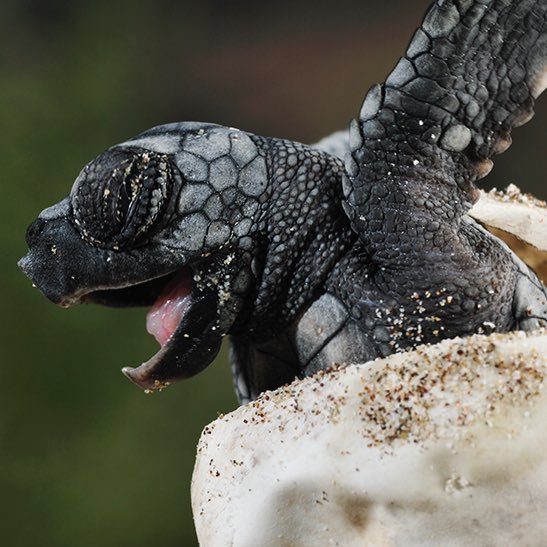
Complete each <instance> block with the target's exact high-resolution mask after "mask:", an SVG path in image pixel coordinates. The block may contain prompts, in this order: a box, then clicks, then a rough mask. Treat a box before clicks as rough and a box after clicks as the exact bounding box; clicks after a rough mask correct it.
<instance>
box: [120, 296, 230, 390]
mask: <svg viewBox="0 0 547 547" xmlns="http://www.w3.org/2000/svg"><path fill="white" fill-rule="evenodd" d="M185 298H186V299H188V300H189V301H187V302H184V303H181V304H180V306H181V307H184V310H183V313H182V317H181V318H180V320H179V322H178V323H177V324H176V327H175V330H174V332H172V333H170V334H169V335H168V337H167V339H166V340H165V342H164V343H163V345H162V347H161V349H160V350H159V351H158V352H157V353H156V354H155V355H154V356H153V357H152V358H151V359H149V360H148V361H146V362H145V363H143V364H142V365H140V366H139V367H137V368H132V367H124V368H123V369H122V372H123V373H124V374H125V375H126V376H127V377H128V378H129V379H130V380H131V381H132V382H134V383H135V384H137V385H138V386H139V387H141V388H143V389H145V390H156V389H163V388H165V387H167V386H168V385H169V384H171V383H172V382H175V381H177V380H183V379H185V378H189V377H191V376H194V375H195V374H197V373H198V372H201V371H202V370H203V369H204V368H205V367H207V366H208V365H209V364H210V363H211V361H212V360H213V359H214V358H215V357H216V355H217V353H218V351H219V349H220V345H221V342H222V333H221V332H220V328H219V325H218V311H217V310H218V299H217V297H216V295H215V294H214V293H208V294H202V295H199V296H195V295H193V294H190V295H188V296H186V297H185ZM149 317H150V312H149ZM171 320H172V318H169V319H168V320H167V321H168V322H171ZM156 336H157V335H156ZM160 343H161V342H160Z"/></svg>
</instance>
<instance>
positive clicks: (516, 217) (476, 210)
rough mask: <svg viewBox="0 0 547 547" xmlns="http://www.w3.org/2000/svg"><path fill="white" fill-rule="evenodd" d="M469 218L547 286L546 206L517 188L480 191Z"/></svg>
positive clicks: (510, 186) (511, 186)
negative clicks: (485, 230)
mask: <svg viewBox="0 0 547 547" xmlns="http://www.w3.org/2000/svg"><path fill="white" fill-rule="evenodd" d="M469 215H470V216H471V217H473V218H474V219H475V220H476V221H478V222H480V223H481V224H482V225H483V226H484V227H485V228H486V229H487V230H488V231H490V232H491V233H493V234H494V235H495V236H497V237H499V238H500V239H502V240H503V241H504V242H505V243H506V244H507V245H508V246H509V247H510V248H511V250H512V251H513V252H514V253H515V254H517V255H518V256H519V257H520V258H521V259H522V260H523V261H524V262H526V264H528V266H530V267H531V268H532V269H533V270H535V272H536V273H537V274H538V276H539V277H540V279H541V280H542V281H543V282H544V283H547V203H545V202H544V201H541V200H538V199H536V198H534V197H532V196H530V195H529V194H523V193H521V191H520V190H519V189H518V187H516V186H515V185H513V184H511V185H509V186H508V187H507V188H506V189H505V190H504V191H501V192H500V191H497V190H496V189H494V190H491V191H490V192H481V193H480V199H479V200H478V201H477V203H476V204H475V205H474V206H473V208H472V209H471V210H470V211H469Z"/></svg>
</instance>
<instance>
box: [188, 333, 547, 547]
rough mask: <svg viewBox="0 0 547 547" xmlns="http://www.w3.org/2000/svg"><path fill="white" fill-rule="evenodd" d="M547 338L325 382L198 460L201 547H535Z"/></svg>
mask: <svg viewBox="0 0 547 547" xmlns="http://www.w3.org/2000/svg"><path fill="white" fill-rule="evenodd" d="M546 374H547V333H546V332H545V331H543V332H536V333H531V334H528V335H526V334H524V333H520V332H517V333H510V334H503V335H502V334H493V335H490V336H482V335H476V336H472V337H469V338H463V339H462V338H456V339H454V340H445V341H442V342H441V343H439V344H436V345H434V346H428V347H426V346H422V347H420V348H418V349H417V350H415V351H412V352H408V353H403V354H396V355H393V356H391V357H389V358H386V359H379V360H376V361H373V362H370V363H367V364H365V365H350V366H348V367H345V368H340V369H338V370H333V371H329V372H322V373H319V374H317V375H315V376H313V377H310V378H307V379H304V380H301V381H297V382H294V383H293V384H291V385H289V386H286V387H283V388H280V389H278V390H276V391H274V392H266V393H264V394H263V395H262V396H261V397H259V399H258V400H257V401H255V402H254V403H250V404H248V405H245V406H243V407H240V408H239V409H237V410H236V411H234V412H232V413H230V414H228V415H226V416H221V417H219V419H217V420H215V421H214V422H213V423H212V424H210V425H209V426H207V427H206V428H205V430H204V432H203V434H202V437H201V440H200V442H199V446H198V455H197V461H196V466H195V470H194V476H193V482H192V505H193V512H194V519H195V523H196V529H197V534H198V538H199V540H200V545H206V546H208V547H215V546H221V545H234V546H238V547H251V546H253V547H254V546H256V545H261V546H274V545H293V546H315V545H344V546H348V547H351V546H357V545H359V546H361V545H382V546H383V545H386V546H389V545H415V546H418V545H419V546H423V545H485V544H496V545H523V544H526V545H540V544H543V542H544V539H545V537H547V458H546V457H545V454H546V453H547V429H546V428H545V423H546V421H547V396H546V393H545V390H544V388H543V386H544V379H545V375H546Z"/></svg>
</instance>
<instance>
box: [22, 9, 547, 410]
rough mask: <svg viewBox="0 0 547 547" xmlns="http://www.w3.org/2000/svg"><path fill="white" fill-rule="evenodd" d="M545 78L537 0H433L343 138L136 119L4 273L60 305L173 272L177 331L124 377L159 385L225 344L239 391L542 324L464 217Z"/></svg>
mask: <svg viewBox="0 0 547 547" xmlns="http://www.w3.org/2000/svg"><path fill="white" fill-rule="evenodd" d="M546 72H547V2H546V1H545V0H515V1H512V2H511V1H508V0H506V1H502V0H491V1H488V0H484V1H481V2H479V1H472V0H460V1H442V0H440V1H438V2H437V3H436V4H435V5H434V6H433V7H432V8H431V10H430V11H429V13H428V14H427V15H426V17H425V20H424V22H423V24H422V26H421V28H420V29H418V31H417V32H416V33H415V35H414V37H413V38H412V40H411V42H410V45H409V47H408V49H407V52H406V54H405V56H404V57H402V58H401V60H400V61H399V63H398V64H397V66H396V67H395V69H394V70H393V72H392V73H391V74H390V75H389V76H388V78H387V79H386V81H385V82H384V83H383V84H381V85H377V86H374V87H373V88H372V89H371V90H370V91H369V92H368V94H367V96H366V98H365V101H364V103H363V106H362V108H361V111H360V115H359V118H358V119H357V120H356V121H354V122H353V123H352V125H351V128H350V131H349V135H348V134H347V133H343V132H340V133H337V134H334V135H332V136H331V137H327V138H326V139H324V140H323V141H321V142H320V143H318V144H316V145H312V146H306V145H303V144H299V143H294V142H290V141H286V140H281V139H274V138H265V137H260V136H256V135H252V134H249V133H246V132H243V131H239V130H237V129H233V128H226V127H221V126H218V125H213V124H206V123H195V122H188V123H174V124H168V125H164V126H159V127H155V128H152V129H150V130H148V131H146V132H144V133H142V134H141V135H138V136H136V137H134V138H132V139H130V140H128V141H126V142H124V143H122V144H118V145H116V146H113V147H112V148H110V149H108V150H107V151H106V152H104V153H102V154H101V155H100V156H99V157H97V158H96V159H95V160H93V161H92V162H91V163H89V164H88V165H87V166H86V167H84V169H83V170H82V172H81V173H80V175H79V176H78V178H77V180H76V182H75V183H74V186H73V188H72V190H71V193H70V195H69V196H68V197H67V198H66V199H65V200H63V201H61V202H60V203H58V204H56V205H54V206H53V207H50V208H49V209H46V210H45V211H43V212H42V213H41V214H40V215H39V217H38V219H37V220H35V221H34V222H33V223H32V224H31V225H30V227H29V229H28V232H27V242H28V246H29V252H28V254H27V255H26V256H25V257H24V258H23V259H22V260H21V261H20V266H21V268H22V269H23V271H24V272H25V273H26V274H27V275H28V276H29V277H30V278H31V279H32V281H33V282H34V283H35V284H36V285H37V286H38V288H39V289H40V290H41V291H42V292H43V293H44V294H45V295H46V296H47V297H48V298H49V299H50V300H52V301H53V302H55V303H57V304H59V305H62V306H69V305H72V304H76V303H80V302H94V303H99V304H104V305H111V306H134V305H142V306H149V305H152V304H153V303H154V302H155V301H156V299H157V298H158V296H159V295H160V294H161V293H162V291H163V290H164V288H165V287H166V286H167V285H169V284H171V285H176V283H177V280H180V279H182V280H183V281H184V282H185V283H186V284H188V285H189V286H191V302H190V306H189V309H188V310H187V312H186V313H185V314H184V315H183V317H182V319H181V320H180V323H179V324H178V327H177V328H176V330H175V332H174V333H173V335H172V336H171V338H170V339H169V340H168V342H167V343H166V344H165V345H164V346H163V347H162V348H161V350H160V351H159V352H158V353H157V354H156V355H155V356H153V357H152V358H151V359H150V360H149V361H148V362H147V363H145V364H143V365H141V366H140V367H138V368H136V369H131V368H127V369H124V373H125V374H126V375H127V376H129V378H131V380H133V381H134V382H135V383H136V384H138V385H140V386H141V387H143V388H145V389H156V388H162V387H165V386H166V385H168V384H169V383H171V382H173V381H175V380H178V379H181V378H186V377H189V376H192V375H193V374H196V373H197V372H199V371H200V370H202V369H203V368H204V367H206V366H207V365H208V364H209V363H210V362H211V361H212V360H213V359H214V357H215V355H216V354H217V352H218V349H219V347H220V343H221V340H222V337H223V336H225V335H229V336H230V341H231V348H232V352H231V358H232V367H233V374H234V383H235V387H236V391H237V394H238V397H239V399H240V401H242V402H245V401H248V400H251V399H253V398H255V397H256V396H257V395H258V394H259V393H260V392H261V391H264V390H266V389H271V388H275V387H277V386H279V385H282V384H284V383H286V382H289V381H291V380H292V379H294V378H295V377H303V376H306V375H309V374H312V373H314V372H315V371H317V370H319V369H322V368H325V367H328V366H329V365H331V364H332V363H333V362H338V363H347V362H364V361H366V360H369V359H372V358H375V357H377V356H385V355H388V354H390V353H393V352H395V351H402V350H405V349H407V348H412V347H415V346H416V345H419V344H421V343H425V342H436V341H439V340H441V339H443V338H449V337H453V336H457V335H460V336H461V335H467V334H471V333H476V332H485V333H488V332H491V331H493V330H496V331H498V332H503V331H509V330H513V329H526V330H530V329H533V328H536V327H538V326H541V325H545V324H547V294H546V289H545V287H544V286H543V285H542V283H541V282H540V281H539V280H538V278H537V277H536V275H535V274H534V273H533V272H532V271H531V270H530V269H528V267H527V266H525V265H524V264H523V263H522V262H521V261H520V260H519V259H518V258H517V257H516V256H515V255H514V254H513V253H512V252H511V251H510V250H509V249H508V248H507V247H506V246H505V245H504V244H503V243H501V242H500V241H499V240H498V239H496V238H495V237H494V236H492V235H491V234H489V233H488V232H486V231H485V230H484V229H483V228H482V227H480V226H479V225H478V224H477V223H476V222H474V221H473V220H472V219H471V218H470V217H468V216H467V214H466V213H467V212H468V210H469V209H470V207H471V205H472V204H473V202H474V201H475V200H476V197H477V191H476V187H475V183H476V181H477V180H478V179H480V178H481V177H483V176H485V175H486V174H487V173H488V171H489V170H490V168H491V165H492V162H491V159H490V158H491V157H492V156H494V155H495V154H498V153H500V152H503V151H504V150H505V149H506V148H507V147H508V146H509V144H510V131H511V129H512V128H513V127H515V126H518V125H521V124H523V123H525V122H526V121H527V120H528V119H530V117H531V116H532V114H533V105H534V100H535V99H536V98H537V97H538V96H539V94H540V93H541V92H542V91H543V89H544V87H545V85H546V83H547V76H546ZM171 285H169V286H171Z"/></svg>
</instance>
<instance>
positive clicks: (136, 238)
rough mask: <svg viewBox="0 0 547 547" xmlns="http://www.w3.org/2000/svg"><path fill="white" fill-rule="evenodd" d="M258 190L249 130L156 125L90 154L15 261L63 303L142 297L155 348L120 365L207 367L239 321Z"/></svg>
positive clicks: (167, 369) (183, 371)
mask: <svg viewBox="0 0 547 547" xmlns="http://www.w3.org/2000/svg"><path fill="white" fill-rule="evenodd" d="M266 194H267V173H266V163H265V160H264V158H263V156H262V155H260V153H259V151H258V149H257V147H256V146H255V144H254V142H253V141H252V140H251V138H250V137H249V136H248V135H247V134H245V133H243V132H241V131H238V130H235V129H228V128H224V127H220V126H216V125H211V124H199V123H177V124H169V125H164V126H159V127H156V128H153V129H150V130H148V131H146V132H145V133H142V134H141V135H138V136H137V137H135V138H133V139H131V140H129V141H126V142H124V143H122V144H119V145H116V146H114V147H112V148H110V149H108V150H107V151H105V152H104V153H102V154H101V155H99V156H98V157H97V158H96V159H94V160H93V161H91V162H90V163H89V164H88V165H86V166H85V167H84V169H83V170H82V171H81V173H80V174H79V175H78V177H77V179H76V181H75V183H74V185H73V187H72V190H71V192H70V195H69V196H68V197H67V198H65V199H64V200H62V201H61V202H59V203H57V204H56V205H54V206H52V207H50V208H48V209H46V210H44V211H43V212H42V213H41V214H40V215H39V217H38V218H37V219H36V220H35V221H34V222H33V223H32V224H31V225H30V226H29V228H28V230H27V243H28V247H29V251H28V253H27V255H26V256H25V257H24V258H22V259H21V260H20V262H19V266H20V267H21V269H22V270H23V271H24V272H25V274H26V275H27V276H28V277H29V278H30V279H31V280H32V281H33V283H34V284H35V285H36V286H37V287H38V288H39V289H40V290H41V291H42V292H43V293H44V294H45V296H47V297H48V298H49V299H50V300H52V301H53V302H54V303H56V304H58V305H61V306H64V307H68V306H70V305H73V304H77V303H82V302H85V303H98V304H103V305H109V306H120V307H123V306H150V307H151V308H150V311H149V313H148V316H147V327H148V330H149V332H151V333H152V334H154V335H155V337H156V338H157V340H158V341H159V342H160V345H161V349H160V350H159V351H158V353H156V355H154V356H153V357H152V358H151V359H150V360H149V361H147V362H145V363H144V364H142V365H141V366H139V367H137V368H130V367H126V368H124V369H123V372H124V373H125V374H126V375H127V376H128V377H129V378H130V379H131V380H132V381H133V382H135V383H136V384H138V385H139V386H141V387H142V388H144V389H157V388H162V387H165V386H166V385H168V384H169V383H171V382H172V381H174V380H177V379H180V378H186V377H190V376H192V375H194V374H196V373H197V372H199V371H200V370H202V369H203V368H205V367H206V366H207V365H208V364H209V363H210V362H211V361H212V360H213V359H214V357H215V356H216V354H217V353H218V350H219V348H220V343H221V340H222V337H223V336H224V335H225V334H227V333H228V332H229V330H230V328H231V327H232V326H233V325H234V323H235V322H236V321H237V320H238V316H239V315H240V314H241V312H242V310H243V308H244V303H245V296H246V295H247V293H248V292H249V291H250V290H251V287H252V284H253V274H252V271H251V263H252V253H253V248H254V240H253V238H254V237H255V232H256V225H257V219H258V217H259V215H260V208H261V203H264V201H265V200H266V199H267V195H266Z"/></svg>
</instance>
